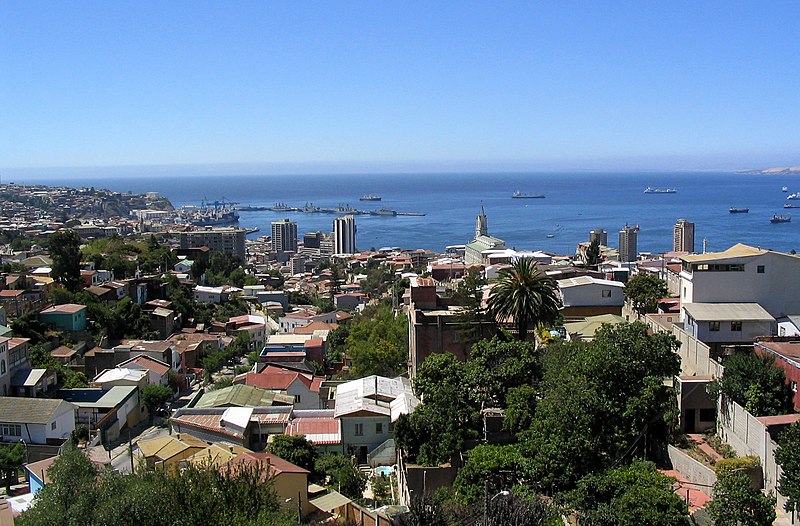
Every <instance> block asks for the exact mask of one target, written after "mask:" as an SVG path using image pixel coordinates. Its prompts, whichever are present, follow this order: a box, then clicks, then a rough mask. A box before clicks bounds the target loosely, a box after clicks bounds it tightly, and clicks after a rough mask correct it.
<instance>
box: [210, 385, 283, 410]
mask: <svg viewBox="0 0 800 526" xmlns="http://www.w3.org/2000/svg"><path fill="white" fill-rule="evenodd" d="M275 402H278V403H283V404H287V405H289V404H293V403H294V397H293V396H290V395H285V394H280V393H275V392H273V391H267V390H266V389H259V388H258V387H252V386H250V385H244V384H236V385H232V386H230V387H225V388H224V389H219V390H217V391H209V392H208V393H206V394H204V395H203V396H202V397H201V398H200V400H198V401H197V404H196V405H195V407H197V408H200V409H204V408H208V407H265V406H271V405H272V404H273V403H275Z"/></svg>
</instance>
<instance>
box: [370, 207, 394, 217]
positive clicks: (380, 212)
mask: <svg viewBox="0 0 800 526" xmlns="http://www.w3.org/2000/svg"><path fill="white" fill-rule="evenodd" d="M370 215H374V216H396V215H397V212H395V211H394V210H392V209H390V208H378V209H377V210H375V211H373V212H370Z"/></svg>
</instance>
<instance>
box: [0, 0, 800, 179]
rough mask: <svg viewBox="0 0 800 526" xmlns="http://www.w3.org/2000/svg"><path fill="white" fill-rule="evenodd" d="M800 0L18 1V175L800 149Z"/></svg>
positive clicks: (719, 156) (792, 159)
mask: <svg viewBox="0 0 800 526" xmlns="http://www.w3.org/2000/svg"><path fill="white" fill-rule="evenodd" d="M798 14H800V6H798V5H797V4H794V3H790V2H779V3H773V4H770V5H769V6H767V7H766V8H765V6H763V5H757V4H749V3H734V4H731V3H721V2H719V3H705V4H702V5H695V4H691V3H683V4H672V5H669V6H650V5H647V6H645V5H639V4H637V3H633V2H632V3H624V4H619V3H598V4H594V5H582V4H575V5H571V6H569V5H566V6H565V5H558V6H556V5H552V6H547V5H543V6H532V5H528V4H527V3H514V4H504V5H503V6H501V7H499V8H498V7H497V6H494V5H491V6H490V5H480V4H467V5H464V4H452V3H444V4H438V3H437V4H436V5H427V4H423V3H407V4H403V5H402V6H399V5H398V6H394V5H385V4H381V5H374V4H369V3H360V2H345V3H339V4H336V5H328V4H324V3H320V4H314V5H310V6H309V5H306V6H304V8H303V9H300V8H298V7H297V6H296V5H288V4H271V3H264V4H250V3H244V2H241V3H239V2H236V3H230V4H225V5H224V6H216V5H213V4H203V3H201V4H199V5H195V6H192V9H187V8H186V7H185V6H181V5H178V4H175V5H170V4H166V5H162V4H158V3H147V2H145V3H142V4H100V5H98V4H96V3H91V2H83V3H76V4H70V5H68V6H67V5H47V6H45V4H38V3H27V2H24V3H23V2H11V3H9V4H7V5H6V6H5V9H4V11H3V13H2V15H0V16H2V17H3V20H4V27H6V28H8V30H6V31H4V32H3V34H2V35H0V66H1V67H2V68H3V70H4V72H5V73H6V77H7V78H9V79H12V81H11V82H7V83H4V85H3V86H0V102H2V104H3V107H4V119H3V124H1V125H0V142H2V144H3V145H4V155H3V157H2V160H0V173H3V176H4V178H5V177H6V176H8V175H10V176H12V177H13V176H15V175H19V174H24V173H31V172H33V173H35V174H39V173H45V174H46V173H48V169H47V167H53V168H57V170H54V173H64V172H65V171H66V172H68V171H69V170H71V169H75V170H81V171H84V172H86V171H91V169H92V168H91V167H100V168H96V169H97V170H101V171H102V170H104V171H106V172H108V171H114V170H117V171H121V172H125V171H126V170H127V171H133V172H136V173H141V172H142V171H143V169H144V168H146V169H148V170H152V169H153V167H161V168H163V169H164V170H165V171H167V172H168V173H170V174H179V175H180V174H182V170H184V169H185V171H186V172H187V174H188V173H190V172H191V171H192V170H194V171H195V174H196V172H197V170H198V168H201V169H205V170H208V171H212V172H214V173H216V174H228V173H230V174H242V173H350V172H358V173H364V172H375V173H398V172H400V173H402V172H420V171H427V172H440V171H441V172H452V171H474V172H480V171H486V170H498V171H511V172H514V171H537V170H574V169H587V170H641V169H653V170H693V169H696V170H715V169H725V170H744V169H758V168H768V167H770V166H775V165H794V164H800V159H798V157H797V154H796V152H797V151H798V146H800V144H799V143H800V140H799V139H798V138H797V136H796V134H795V133H794V123H795V122H796V121H797V120H798V117H800V106H799V105H798V104H797V92H796V90H795V89H794V86H795V82H794V78H793V72H794V71H796V70H797V67H798V66H800V55H798V54H797V53H795V48H796V46H795V44H794V42H793V37H792V32H791V31H788V30H786V29H787V23H789V21H791V20H796V19H797V15H798ZM187 166H188V168H186V167H187Z"/></svg>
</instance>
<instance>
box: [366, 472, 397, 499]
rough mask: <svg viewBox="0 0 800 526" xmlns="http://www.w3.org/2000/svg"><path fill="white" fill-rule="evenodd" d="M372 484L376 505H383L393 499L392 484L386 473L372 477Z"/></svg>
mask: <svg viewBox="0 0 800 526" xmlns="http://www.w3.org/2000/svg"><path fill="white" fill-rule="evenodd" d="M371 486H372V495H373V499H374V500H375V505H376V506H383V505H384V504H387V503H389V502H390V501H391V496H392V486H391V484H389V477H387V476H386V475H376V476H374V477H372V483H371Z"/></svg>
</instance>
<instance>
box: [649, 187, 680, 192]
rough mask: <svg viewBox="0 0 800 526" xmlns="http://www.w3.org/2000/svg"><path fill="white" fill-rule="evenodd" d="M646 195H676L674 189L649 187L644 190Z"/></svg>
mask: <svg viewBox="0 0 800 526" xmlns="http://www.w3.org/2000/svg"><path fill="white" fill-rule="evenodd" d="M644 193H646V194H676V193H678V191H677V190H675V189H674V188H650V187H649V186H648V187H647V188H645V189H644Z"/></svg>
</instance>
